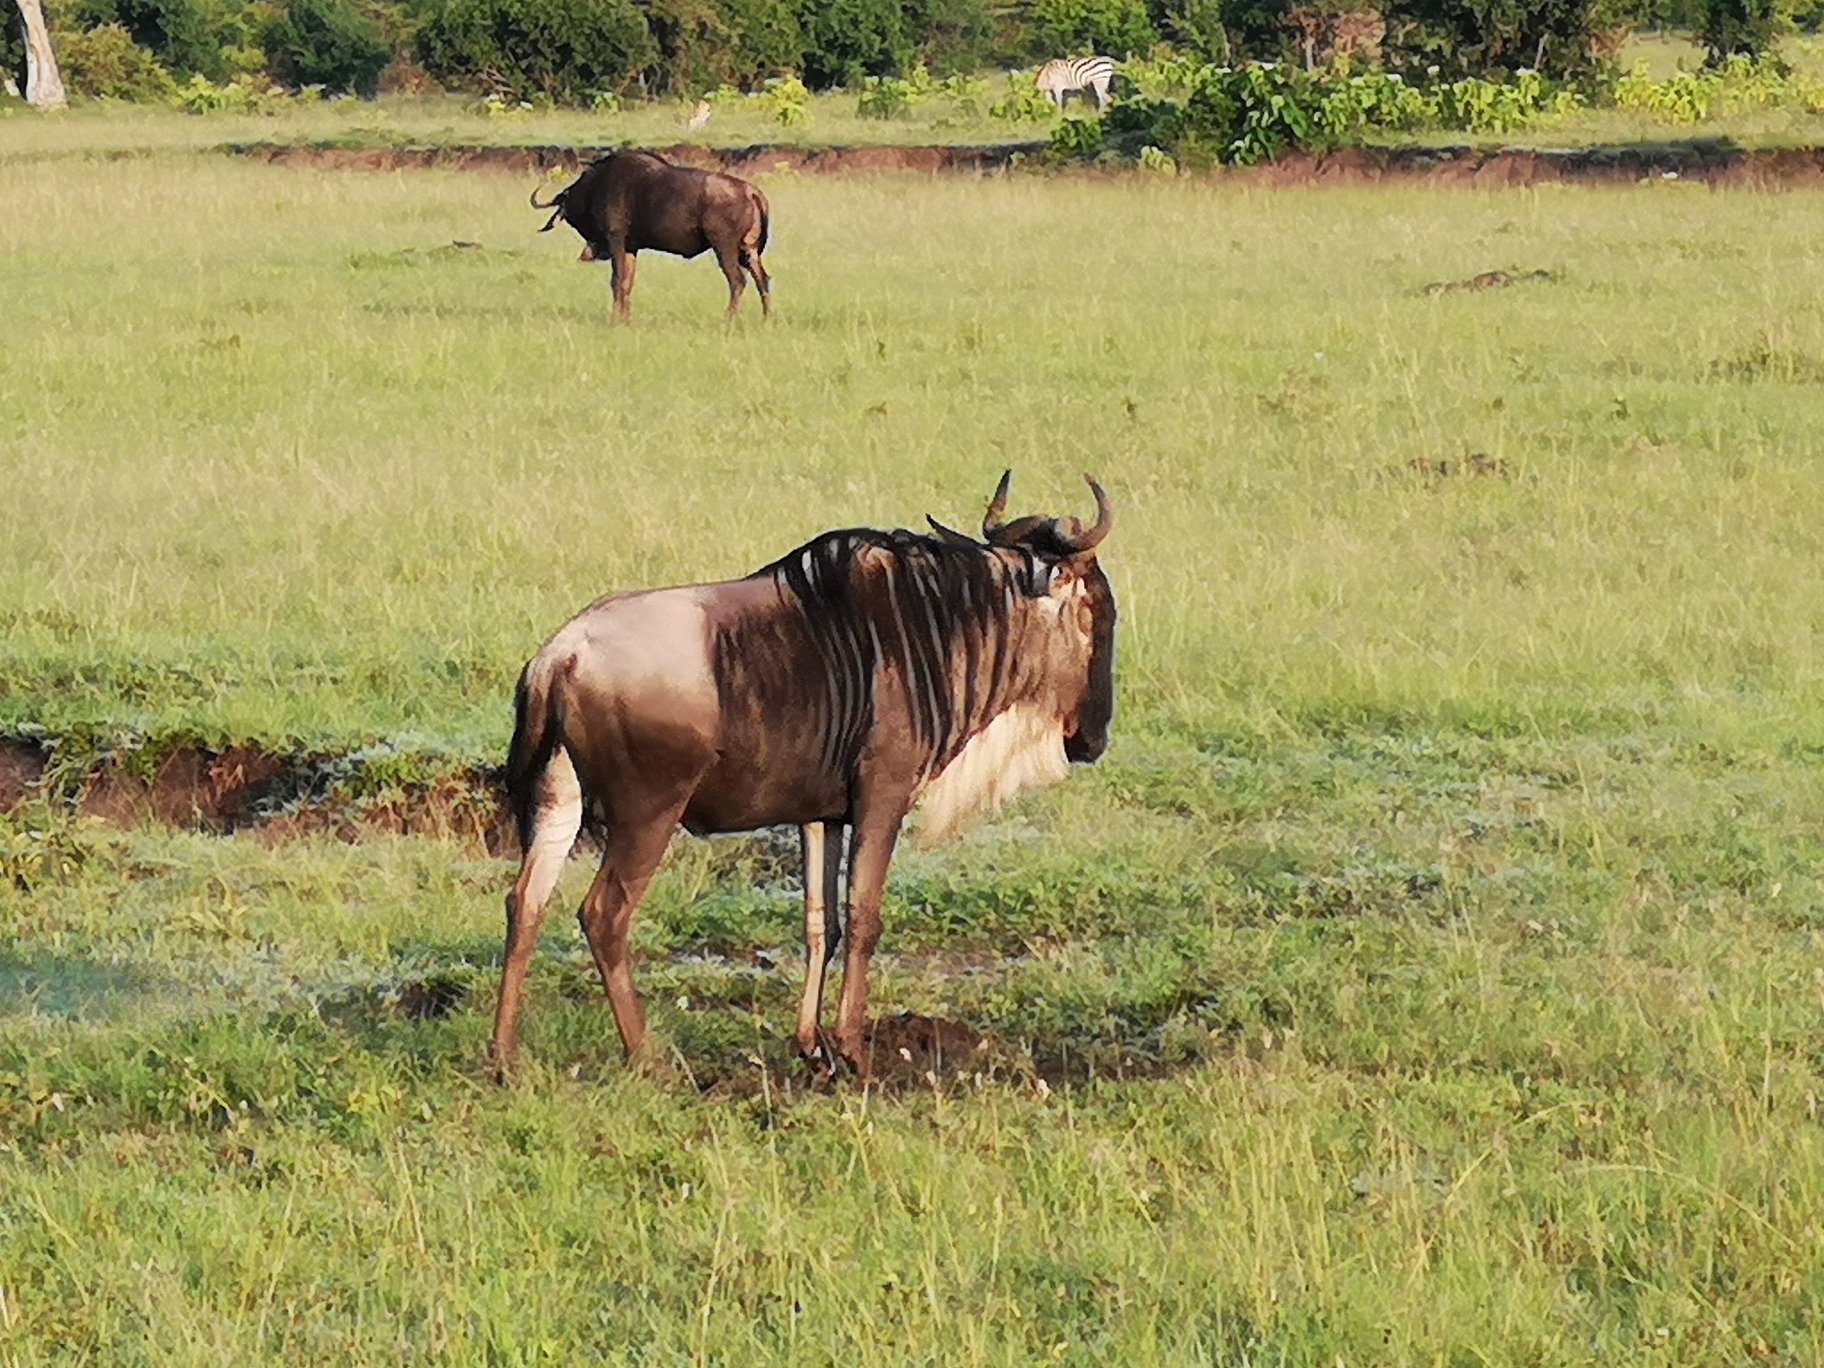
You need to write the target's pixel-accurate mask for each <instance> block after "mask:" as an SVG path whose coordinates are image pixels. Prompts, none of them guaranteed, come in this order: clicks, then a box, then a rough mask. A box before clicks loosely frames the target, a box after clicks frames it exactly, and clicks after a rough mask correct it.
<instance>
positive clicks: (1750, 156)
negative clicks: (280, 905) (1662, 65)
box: [226, 139, 1824, 189]
mask: <svg viewBox="0 0 1824 1368" xmlns="http://www.w3.org/2000/svg"><path fill="white" fill-rule="evenodd" d="M1044 148H1045V144H1044V143H1042V142H1026V143H997V144H993V145H985V146H933V147H812V148H805V147H793V146H790V145H787V144H781V143H756V144H753V145H752V146H748V147H702V146H699V145H697V144H694V143H678V144H675V145H673V146H670V147H657V148H653V149H652V150H653V151H655V152H657V153H659V154H660V155H661V156H663V157H665V158H667V159H668V160H670V161H673V162H676V163H678V164H679V165H682V166H698V167H703V168H705V169H710V170H720V171H744V172H748V173H759V172H765V171H787V170H789V171H802V172H810V173H816V174H833V173H839V172H854V171H910V172H914V173H920V174H925V175H937V174H940V173H945V172H960V173H964V174H972V175H991V174H995V173H998V172H1004V171H1007V170H1010V169H1012V168H1013V167H1015V166H1018V165H1019V164H1020V163H1021V162H1022V161H1023V160H1025V159H1028V158H1031V157H1033V156H1034V155H1035V154H1036V153H1038V152H1041V151H1043V150H1044ZM226 150H227V151H229V152H231V153H233V154H234V155H237V156H244V157H253V158H256V159H258V160H261V161H268V162H275V163H281V164H285V165H306V166H327V167H341V168H348V169H351V170H369V171H392V170H400V169H409V168H414V167H442V168H455V169H459V170H492V171H507V172H513V173H517V174H526V173H541V172H546V171H574V170H575V169H577V168H578V167H579V166H582V165H585V164H586V163H588V162H589V161H591V160H593V159H594V158H596V157H598V156H601V155H603V154H605V153H607V152H609V151H612V150H613V149H612V148H606V147H562V146H555V145H547V146H529V147H483V146H474V145H470V146H462V145H454V146H417V145H411V146H395V147H346V146H339V145H337V144H334V143H235V144H231V145H230V146H229V147H228V148H227V149H226ZM1082 174H1090V175H1097V174H1100V175H1107V174H1109V172H1108V171H1107V169H1106V168H1104V167H1100V166H1088V167H1084V168H1082ZM1210 179H1212V180H1217V181H1223V182H1233V183H1237V184H1262V185H1366V184H1374V183H1377V182H1383V181H1385V182H1396V183H1412V184H1422V185H1470V186H1479V187H1486V186H1526V185H1554V184H1609V185H1630V184H1636V183H1638V182H1641V181H1655V180H1685V181H1696V182H1698V183H1700V184H1703V185H1708V186H1712V187H1725V186H1728V187H1745V188H1761V189H1777V188H1798V187H1802V186H1814V185H1824V148H1743V147H1737V146H1735V145H1734V144H1733V143H1730V142H1727V141H1722V140H1710V139H1697V140H1693V141H1689V142H1669V143H1640V144H1631V145H1628V146H1620V147H1579V148H1566V149H1550V148H1514V147H1347V148H1342V149H1340V150H1338V151H1336V152H1331V153H1327V154H1325V155H1323V156H1309V155H1305V154H1303V153H1295V154H1291V155H1288V156H1285V157H1282V158H1280V159H1279V160H1278V161H1275V162H1271V163H1269V164H1267V165H1265V166H1255V167H1247V168H1236V167H1229V168H1224V169H1222V170H1218V171H1214V172H1211V173H1210Z"/></svg>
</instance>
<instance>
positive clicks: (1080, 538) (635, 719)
mask: <svg viewBox="0 0 1824 1368" xmlns="http://www.w3.org/2000/svg"><path fill="white" fill-rule="evenodd" d="M1009 478H1010V476H1009V475H1003V476H1002V477H1001V483H1000V487H999V488H998V489H997V490H996V491H995V495H994V499H993V501H992V502H991V503H990V504H989V505H988V512H987V514H986V516H985V517H984V518H983V520H982V536H983V538H984V540H983V541H980V542H978V541H976V540H974V539H973V538H971V537H967V536H965V535H963V534H962V533H960V532H956V531H952V530H951V529H949V528H946V527H944V526H943V525H942V524H940V523H938V522H936V521H935V520H928V521H930V522H931V528H932V532H933V533H934V534H935V535H927V534H923V533H914V532H908V531H905V530H903V529H901V530H896V531H890V532H888V531H876V530H874V529H870V528H851V529H847V530H843V531H836V532H826V533H824V534H823V535H822V536H819V537H816V538H814V539H812V540H811V541H809V542H806V543H805V544H804V545H803V546H800V547H798V548H797V549H796V550H794V551H791V552H789V553H787V554H786V555H785V556H783V557H781V558H780V559H779V560H777V561H774V562H773V563H772V564H771V565H767V566H764V567H762V568H761V569H759V570H756V571H755V572H754V573H753V574H751V575H749V576H748V577H747V578H746V579H739V580H729V581H725V582H722V583H717V584H701V585H686V586H684V587H681V588H675V589H655V590H648V591H645V592H636V593H628V594H617V595H611V596H609V597H607V598H603V599H600V600H598V601H597V602H595V603H594V604H592V605H590V606H589V607H588V608H586V609H584V610H583V612H582V613H580V614H578V615H577V616H576V617H574V618H572V619H571V620H570V621H569V622H568V623H566V624H565V625H564V626H563V627H561V628H560V629H558V632H557V634H556V635H555V636H553V637H552V638H551V639H550V640H549V641H548V642H546V643H545V645H544V646H543V647H542V648H541V649H540V650H539V652H538V654H537V655H535V656H534V657H533V658H532V660H531V662H530V663H529V664H528V665H527V666H526V668H525V671H524V672H523V673H522V674H521V675H520V679H519V687H518V689H517V691H516V693H515V697H514V712H515V722H514V730H513V742H512V747H511V749H510V751H509V753H508V757H507V771H506V782H507V793H508V798H509V801H510V803H511V806H512V810H513V814H514V819H515V821H516V822H517V824H518V828H519V838H520V844H521V847H522V849H523V850H524V852H525V853H524V857H523V860H522V862H521V864H520V870H519V877H518V879H517V880H516V881H515V883H514V885H513V889H512V892H511V893H509V894H508V896H507V946H506V963H505V968H504V970H503V972H502V974H501V983H500V1002H499V1006H498V1008H497V1011H496V1015H495V1018H494V1040H493V1044H492V1046H491V1047H490V1054H491V1056H492V1058H493V1061H494V1065H495V1068H496V1069H497V1071H498V1072H499V1073H500V1074H501V1075H502V1076H503V1077H504V1076H505V1075H506V1074H507V1073H508V1072H509V1071H510V1070H511V1068H512V1065H513V1060H514V1054H515V1048H516V1043H517V1029H518V1021H519V1009H520V997H521V992H522V989H523V987H524V984H525V977H526V967H527V964H528V962H529V960H530V959H531V955H532V947H533V943H534V942H535V941H536V940H537V937H538V928H539V923H540V921H541V919H542V918H543V915H544V908H545V903H546V901H547V899H549V898H550V896H551V891H552V889H553V888H554V887H555V886H556V884H557V880H558V875H559V873H560V872H561V870H562V868H563V864H564V861H565V859H566V858H567V857H568V855H569V853H570V850H571V847H572V845H573V843H574V842H575V840H576V837H577V834H578V832H579V831H580V830H581V829H582V824H583V821H584V817H585V812H586V811H587V812H589V813H590V815H591V816H592V817H597V818H599V823H600V831H599V834H600V835H601V837H602V839H603V843H604V846H605V849H604V852H603V855H602V862H601V867H600V869H599V870H598V871H597V873H596V876H595V882H594V883H593V884H592V885H591V886H590V888H589V892H588V894H587V896H586V897H585V898H584V899H583V905H582V909H581V911H580V912H579V913H578V920H580V921H581V923H582V927H583V934H584V936H585V937H586V938H587V940H588V942H589V949H590V952H591V954H592V955H593V956H594V958H595V963H596V968H597V969H598V970H599V971H600V973H601V976H602V986H603V987H604V988H605V989H606V990H607V994H608V1000H609V1002H610V1004H611V1005H612V1007H613V1009H614V1019H615V1025H616V1026H617V1027H618V1028H619V1029H620V1034H621V1043H622V1044H623V1046H625V1048H626V1050H627V1053H628V1055H629V1057H637V1056H639V1055H640V1053H641V1050H642V1047H643V1045H644V1043H645V1039H646V1024H645V1018H644V1014H643V1012H642V1010H641V1007H640V1000H639V997H638V995H637V994H636V993H635V992H634V987H633V977H632V970H631V965H630V963H629V960H628V954H627V933H628V928H629V925H630V924H631V922H632V920H633V914H634V910H635V908H637V907H638V906H639V902H640V898H641V897H642V895H644V893H645V891H646V886H647V884H648V883H649V882H650V881H651V879H652V876H653V872H654V871H655V870H656V869H657V868H658V865H659V860H660V858H661V857H662V856H663V855H664V853H665V847H666V845H667V844H668V843H669V842H670V840H671V835H672V831H673V829H674V828H676V827H677V826H679V825H680V824H681V825H682V826H683V827H684V828H685V829H686V830H688V831H690V832H692V833H694V834H697V835H705V834H709V833H713V832H732V831H750V830H754V829H756V828H759V827H764V826H773V825H779V824H785V823H790V824H792V825H795V826H798V827H799V828H800V834H801V840H802V848H803V856H804V875H805V877H804V918H805V921H804V934H805V954H806V964H805V980H804V991H803V995H802V998H801V1000H800V1004H799V1010H798V1024H797V1030H796V1032H795V1037H796V1040H797V1044H798V1048H799V1050H800V1051H801V1052H802V1053H803V1055H804V1056H805V1058H806V1059H807V1060H809V1061H811V1062H812V1063H813V1064H815V1065H819V1066H821V1067H823V1068H825V1069H829V1068H831V1067H833V1065H834V1063H835V1060H836V1057H838V1056H840V1058H841V1059H843V1060H846V1061H847V1062H848V1063H849V1064H850V1065H851V1066H852V1067H854V1068H855V1069H856V1070H858V1071H863V1070H865V1067H866V1060H865V1058H864V1048H865V1037H864V1021H865V1011H866V1006H867V975H868V961H869V959H870V957H871V956H872V955H873V953H874V947H875V944H876V943H877V942H878V941H879V939H880V899H881V889H882V887H883V885H884V884H885V882H886V876H887V866H888V864H889V863H890V862H891V860H892V858H893V847H894V844H895V842H896V841H897V840H898V837H899V831H900V826H901V823H902V822H904V820H905V818H906V816H907V814H908V813H909V812H910V810H911V808H912V806H913V804H914V803H915V802H918V801H920V800H921V799H922V801H923V804H924V818H923V820H924V826H923V830H922V832H921V836H922V837H923V838H925V839H928V840H930V839H941V838H942V837H943V836H944V835H946V834H948V833H950V832H951V831H953V830H955V829H956V828H957V827H958V826H959V825H960V824H961V823H962V822H964V821H965V820H966V819H967V818H968V817H969V816H971V815H972V814H973V813H975V812H977V811H980V810H982V809H983V808H986V807H991V806H994V805H997V804H999V803H1001V802H1005V801H1006V800H1008V799H1010V798H1011V797H1013V795H1014V794H1016V793H1018V792H1019V791H1020V790H1021V789H1022V788H1025V787H1028V786H1031V785H1033V784H1037V783H1045V782H1054V781H1056V780H1059V779H1062V778H1064V777H1065V776H1066V775H1067V774H1068V773H1069V769H1070V762H1071V761H1081V762H1089V761H1093V760H1095V759H1096V758H1097V757H1098V756H1100V755H1101V754H1102V752H1103V750H1104V748H1105V747H1106V746H1107V744H1108V727H1109V722H1110V719H1111V718H1112V716H1113V713H1114V644H1115V601H1114V594H1113V592H1112V591H1111V589H1110V588H1109V583H1108V579H1107V577H1106V576H1105V575H1104V574H1103V572H1102V568H1101V566H1100V565H1099V564H1097V560H1096V548H1097V547H1098V546H1099V545H1100V544H1101V542H1102V539H1103V538H1104V537H1106V536H1107V535H1108V530H1109V527H1110V525H1111V523H1112V521H1113V511H1112V509H1111V508H1110V505H1109V501H1108V496H1107V495H1106V494H1104V493H1103V491H1102V488H1101V486H1100V485H1098V484H1097V483H1096V482H1095V481H1094V480H1093V479H1091V480H1090V481H1089V486H1090V489H1091V490H1092V491H1093V492H1094V494H1095V498H1096V521H1095V523H1094V524H1093V525H1091V526H1089V527H1085V526H1083V524H1082V523H1080V522H1079V521H1078V520H1077V519H1075V518H1069V517H1066V518H1048V517H1041V516H1031V517H1024V518H1020V519H1018V520H1016V521H1014V522H1004V521H1003V519H1002V515H1003V513H1004V512H1005V510H1006V504H1007V485H1008V480H1009ZM845 828H847V830H848V832H849V865H848V899H847V901H848V919H847V925H846V928H845V927H844V925H843V923H842V921H841V919H840V917H839V903H838V899H837V885H838V882H839V874H840V871H841V864H842V850H841V844H842V837H843V832H844V829H845ZM844 936H846V937H847V940H848V955H847V960H846V963H845V965H844V971H843V978H842V996H841V999H840V1002H839V1005H838V1009H837V1018H836V1028H835V1032H834V1038H833V1041H832V1040H830V1039H828V1038H826V1037H825V1035H824V1032H823V1029H822V1025H821V1018H822V1007H823V981H824V976H825V973H826V971H827V969H828V966H829V962H830V961H831V960H832V959H833V958H834V957H835V951H836V945H837V942H838V941H839V940H840V939H842V938H843V937H844Z"/></svg>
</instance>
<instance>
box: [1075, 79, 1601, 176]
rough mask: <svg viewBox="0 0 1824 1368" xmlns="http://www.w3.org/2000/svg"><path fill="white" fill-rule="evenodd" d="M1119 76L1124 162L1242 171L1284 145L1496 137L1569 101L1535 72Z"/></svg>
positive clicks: (1116, 134)
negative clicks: (1456, 133) (1156, 158)
mask: <svg viewBox="0 0 1824 1368" xmlns="http://www.w3.org/2000/svg"><path fill="white" fill-rule="evenodd" d="M1122 76H1123V82H1122V84H1123V86H1124V88H1126V89H1127V90H1128V91H1129V92H1130V93H1128V94H1127V95H1125V96H1124V98H1123V99H1122V100H1121V101H1120V102H1119V103H1117V104H1116V105H1115V107H1114V108H1113V109H1111V110H1110V111H1109V113H1108V114H1107V116H1106V117H1105V118H1104V120H1103V122H1104V124H1105V125H1106V129H1107V132H1108V134H1109V135H1112V136H1111V137H1110V141H1111V143H1112V144H1113V145H1114V146H1115V147H1116V148H1117V149H1119V150H1122V151H1124V152H1126V153H1127V154H1128V155H1130V156H1132V155H1138V153H1139V152H1140V150H1141V149H1142V148H1144V147H1147V146H1151V147H1156V148H1159V149H1161V150H1163V151H1164V152H1165V153H1168V154H1169V155H1170V156H1171V157H1172V158H1173V160H1174V161H1176V162H1177V163H1178V164H1179V165H1184V166H1190V167H1198V166H1209V165H1212V164H1214V163H1217V162H1230V163H1236V164H1239V165H1243V166H1246V165H1251V164H1253V163H1255V162H1261V161H1266V160H1269V159H1271V158H1273V157H1276V156H1278V155H1279V154H1280V153H1281V152H1283V151H1286V150H1287V149H1289V148H1300V149H1303V150H1305V151H1313V152H1321V151H1323V150H1325V149H1327V148H1331V147H1336V146H1340V145H1343V144H1347V143H1357V142H1360V141H1362V140H1363V139H1364V138H1365V137H1366V136H1368V135H1369V134H1370V133H1371V132H1374V131H1377V130H1397V131H1409V130H1412V129H1417V128H1424V127H1436V126H1442V127H1447V128H1461V129H1465V130H1467V131H1469V132H1475V133H1490V132H1505V131H1510V130H1512V129H1514V128H1518V127H1520V126H1522V125H1523V124H1525V123H1526V122H1528V121H1529V120H1531V119H1533V118H1536V117H1537V116H1539V115H1540V114H1543V113H1549V112H1555V111H1557V110H1560V109H1564V108H1567V107H1569V106H1573V105H1575V104H1576V103H1578V99H1577V96H1576V95H1575V94H1574V93H1573V92H1571V91H1568V90H1564V89H1555V88H1553V87H1551V86H1549V85H1548V84H1547V83H1546V82H1545V81H1544V80H1543V79H1542V78H1541V77H1540V76H1539V75H1538V74H1537V73H1534V72H1525V73H1523V74H1522V75H1521V76H1520V77H1518V78H1517V79H1516V80H1515V81H1514V82H1512V83H1510V84H1497V83H1495V82H1491V81H1483V80H1479V79H1476V78H1473V77H1465V78H1464V79H1462V80H1460V81H1455V82H1452V83H1450V84H1448V85H1444V86H1440V87H1437V88H1435V89H1433V90H1431V91H1429V92H1427V91H1424V90H1420V89H1415V88H1414V87H1412V86H1410V85H1408V84H1407V83H1406V82H1404V81H1402V80H1401V79H1400V78H1399V77H1398V76H1397V75H1391V74H1388V73H1386V72H1382V71H1367V72H1363V73H1360V74H1357V73H1356V72H1354V71H1353V70H1352V69H1351V68H1350V66H1349V65H1348V64H1347V63H1346V62H1344V63H1338V64H1336V65H1333V66H1329V67H1320V68H1318V69H1317V70H1315V71H1305V70H1302V69H1301V68H1298V67H1294V66H1290V65H1286V64H1283V63H1251V64H1248V65H1245V66H1242V67H1239V68H1236V69H1234V70H1230V69H1229V68H1226V67H1211V66H1193V65H1187V64H1185V63H1183V62H1176V61H1175V62H1130V63H1128V64H1126V65H1125V66H1124V67H1123V69H1122Z"/></svg>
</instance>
